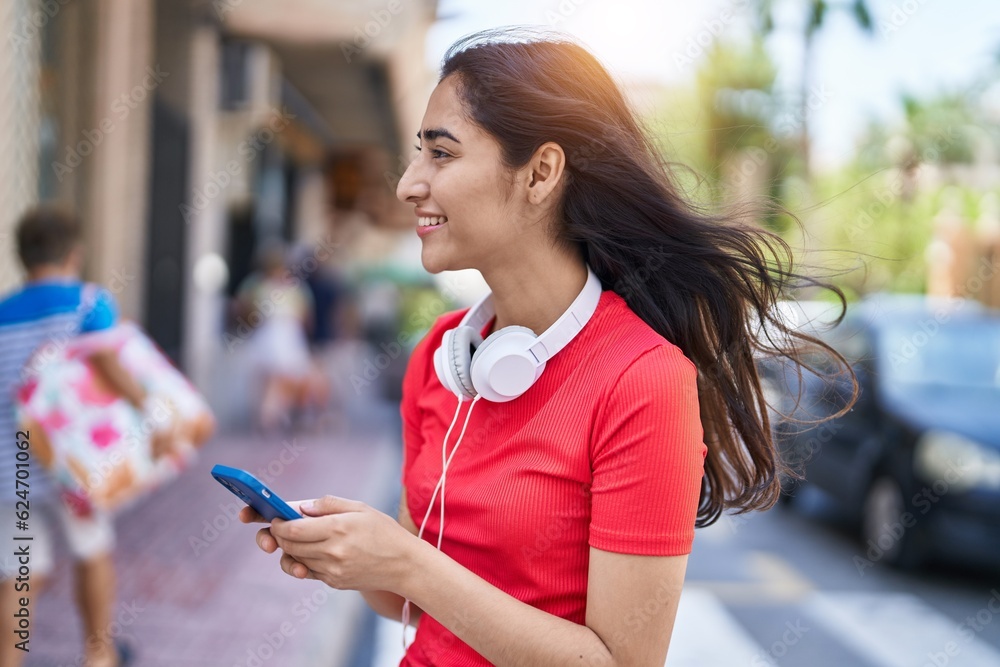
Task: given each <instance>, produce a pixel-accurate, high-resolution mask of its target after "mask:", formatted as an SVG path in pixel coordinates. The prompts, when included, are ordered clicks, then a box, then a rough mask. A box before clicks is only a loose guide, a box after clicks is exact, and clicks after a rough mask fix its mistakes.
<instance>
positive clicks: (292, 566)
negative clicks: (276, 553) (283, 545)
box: [281, 554, 309, 579]
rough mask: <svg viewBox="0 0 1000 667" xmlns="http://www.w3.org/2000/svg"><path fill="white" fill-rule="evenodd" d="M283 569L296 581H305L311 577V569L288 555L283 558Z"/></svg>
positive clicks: (283, 555)
mask: <svg viewBox="0 0 1000 667" xmlns="http://www.w3.org/2000/svg"><path fill="white" fill-rule="evenodd" d="M281 569H282V570H283V571H284V572H285V574H290V575H291V576H293V577H295V578H296V579H305V578H307V577H308V576H309V568H308V567H306V566H305V565H303V564H302V563H300V562H299V561H297V560H295V559H294V558H293V557H292V556H289V555H288V554H282V556H281Z"/></svg>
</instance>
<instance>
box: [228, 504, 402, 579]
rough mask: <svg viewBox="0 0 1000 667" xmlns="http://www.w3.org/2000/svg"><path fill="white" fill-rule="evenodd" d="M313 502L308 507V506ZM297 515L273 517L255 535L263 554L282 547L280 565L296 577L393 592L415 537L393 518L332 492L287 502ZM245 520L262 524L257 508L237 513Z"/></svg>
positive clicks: (245, 508) (245, 509)
mask: <svg viewBox="0 0 1000 667" xmlns="http://www.w3.org/2000/svg"><path fill="white" fill-rule="evenodd" d="M309 503H313V507H312V508H310V507H309ZM289 505H291V506H292V507H293V508H294V509H296V510H297V511H298V512H299V513H300V514H302V515H303V517H304V518H302V519H294V520H292V521H285V520H283V519H274V520H273V521H272V522H271V526H270V528H263V529H261V530H260V531H259V532H258V533H257V546H259V547H260V548H261V549H262V550H263V551H265V552H267V553H273V552H274V551H275V550H276V549H278V548H281V550H282V551H284V554H283V555H282V557H281V569H282V570H283V571H284V572H285V573H286V574H289V575H291V576H293V577H296V578H297V579H318V580H320V581H322V582H323V583H325V584H326V585H328V586H330V587H332V588H336V589H340V590H357V591H364V590H387V591H394V592H395V591H397V590H398V589H399V588H400V586H401V583H402V580H403V577H404V576H405V574H406V573H407V571H408V570H409V566H408V565H407V562H408V550H409V549H410V548H412V546H413V542H414V540H415V539H416V538H415V537H414V535H413V534H412V533H410V532H409V531H408V530H406V529H405V528H403V527H402V526H401V525H399V523H397V522H396V520H395V519H393V518H392V517H390V516H388V515H387V514H383V513H382V512H379V511H378V510H375V509H373V508H371V507H369V506H368V505H366V504H364V503H362V502H358V501H354V500H347V499H346V498H338V497H336V496H323V497H322V498H319V499H315V500H311V501H309V500H301V501H296V502H290V503H289ZM239 518H240V521H242V522H244V523H252V522H264V519H263V517H261V516H260V515H259V514H258V513H257V512H256V511H254V510H253V509H252V508H250V507H244V508H243V510H241V511H240V515H239Z"/></svg>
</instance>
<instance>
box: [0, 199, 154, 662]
mask: <svg viewBox="0 0 1000 667" xmlns="http://www.w3.org/2000/svg"><path fill="white" fill-rule="evenodd" d="M81 236H82V233H81V225H80V222H79V220H78V219H77V218H76V217H75V216H73V215H71V214H69V213H67V212H65V211H62V210H60V209H57V208H53V207H40V208H38V209H35V210H33V211H30V212H28V213H26V214H25V215H24V216H23V217H22V218H21V220H20V221H19V223H18V226H17V231H16V238H17V251H18V255H19V257H20V260H21V263H22V264H23V265H24V269H25V271H26V272H27V279H26V282H25V284H24V285H23V286H22V287H21V288H20V289H18V290H17V291H15V292H14V293H12V294H10V295H8V296H7V297H6V298H4V299H3V300H2V301H0V433H2V434H3V437H2V438H0V480H2V485H0V493H2V494H3V496H2V498H0V540H2V542H0V548H2V549H3V553H4V557H3V558H0V578H2V579H3V581H2V582H0V637H3V642H2V643H0V665H3V666H4V667H16V666H17V665H20V664H21V661H22V660H23V656H24V653H23V651H21V650H20V649H17V648H16V647H15V642H16V639H14V638H15V637H16V635H15V634H14V632H15V629H16V624H15V621H16V619H15V617H14V612H15V611H16V610H18V609H19V608H20V604H19V598H21V597H26V598H27V599H28V600H29V606H28V608H29V614H33V613H34V611H33V607H34V600H36V599H37V596H38V594H39V592H40V591H42V590H43V589H44V588H46V587H47V585H48V581H49V577H50V576H51V574H52V568H53V566H54V558H55V554H54V553H53V542H54V535H53V530H55V529H56V527H57V526H58V527H59V528H60V529H61V530H62V532H63V535H64V536H65V538H66V542H67V544H68V545H69V549H70V552H71V555H72V557H73V560H74V565H73V569H74V584H75V589H74V595H75V600H76V604H77V608H78V610H79V613H80V617H81V618H82V620H83V635H84V650H83V655H84V659H85V661H86V662H85V664H86V666H87V667H115V666H117V665H126V664H129V662H130V661H131V655H132V649H131V647H129V646H128V645H127V644H125V643H123V642H120V641H118V640H115V639H113V638H112V637H111V635H110V629H111V628H112V611H113V608H114V604H115V592H116V578H115V570H114V562H113V550H114V546H115V532H114V525H113V521H112V517H111V516H110V515H109V514H108V513H106V512H102V511H100V510H96V509H95V510H93V511H91V512H90V513H89V515H84V516H79V515H78V514H76V513H74V512H73V511H71V510H70V509H69V508H68V507H67V505H66V504H64V503H63V502H62V501H61V500H60V498H59V496H58V492H57V491H56V486H55V482H54V481H53V480H52V479H51V478H50V477H48V476H47V474H46V472H45V470H44V469H43V468H42V467H41V466H40V465H38V464H37V462H36V461H33V460H32V461H30V463H31V467H30V468H29V469H30V477H29V478H28V479H27V480H26V481H27V483H28V485H29V486H28V498H27V499H28V503H29V519H28V525H29V530H27V531H18V530H16V529H15V516H16V514H15V510H16V505H15V501H16V500H21V499H22V498H21V497H18V496H16V495H15V491H16V490H18V489H17V488H16V483H15V476H14V472H15V456H16V454H17V452H18V449H17V444H16V440H15V433H16V431H17V430H18V426H17V424H16V423H15V419H16V415H15V411H14V405H13V389H14V387H15V386H17V385H18V384H19V383H20V381H21V380H22V377H23V374H24V373H25V372H30V370H31V369H25V368H24V365H25V363H26V361H27V360H28V358H29V356H30V355H31V353H32V352H33V351H35V350H36V349H37V348H39V347H40V346H42V345H45V344H48V343H53V344H59V341H60V340H65V338H66V337H67V336H74V335H79V334H83V333H86V332H95V331H103V330H105V329H109V328H111V327H112V326H114V325H115V324H116V321H117V319H118V307H117V305H116V303H115V300H114V297H113V296H112V295H111V293H110V292H108V291H107V290H106V289H102V288H98V286H97V285H94V284H91V283H84V282H81V280H80V269H81V263H82V259H83V246H82V243H81ZM89 360H90V362H91V364H92V365H93V366H94V368H95V370H97V371H98V372H100V373H102V374H103V375H104V377H105V378H106V379H107V380H108V381H109V382H110V383H111V386H112V388H113V389H115V390H116V391H118V392H119V393H120V394H121V395H122V396H124V397H126V398H127V399H128V400H129V402H130V403H132V405H133V406H135V407H136V409H138V410H146V407H147V406H146V399H147V395H146V392H145V390H144V389H143V388H142V387H141V386H140V385H139V384H138V383H137V382H136V381H135V380H134V378H132V377H131V376H130V375H129V373H128V372H126V371H125V369H124V368H123V367H122V365H121V364H120V362H119V361H118V358H117V356H116V355H115V353H114V352H111V351H102V352H97V353H95V354H93V355H91V356H90V357H89ZM28 440H29V442H30V434H29V438H28ZM29 453H30V448H29ZM21 489H22V490H23V487H21ZM22 509H23V506H22ZM25 535H31V536H32V537H33V539H32V541H31V542H28V544H30V548H29V551H30V562H29V565H28V568H29V572H30V575H29V576H30V579H29V581H28V582H26V583H27V585H28V588H27V589H25V588H23V584H24V583H25V582H24V581H21V582H20V583H21V586H19V587H18V588H17V589H15V586H16V585H18V581H19V571H18V570H19V563H18V560H17V559H16V558H13V557H11V556H10V555H9V554H12V553H13V552H14V546H15V545H20V544H23V542H15V541H14V537H15V536H25ZM36 641H37V640H36ZM29 646H30V644H29Z"/></svg>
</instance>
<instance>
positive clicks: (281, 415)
mask: <svg viewBox="0 0 1000 667" xmlns="http://www.w3.org/2000/svg"><path fill="white" fill-rule="evenodd" d="M256 259H257V266H258V269H257V270H256V271H255V272H254V273H251V274H250V275H249V276H247V277H246V279H244V281H243V282H242V283H241V284H240V286H239V288H238V289H237V291H236V310H237V313H238V317H239V318H240V319H242V320H245V321H247V322H248V323H249V325H250V327H251V328H252V332H251V333H250V339H249V342H248V346H249V354H250V358H251V360H252V362H251V363H252V364H253V366H254V371H255V372H256V373H257V375H258V377H259V378H260V380H261V382H260V391H261V393H260V400H259V403H258V405H257V415H256V424H257V426H258V428H260V429H261V430H262V431H263V432H265V433H270V432H273V431H274V430H275V429H278V428H289V427H291V426H292V424H293V411H294V410H297V409H302V408H306V407H308V406H310V405H317V404H322V403H323V402H325V396H324V395H323V389H322V383H321V382H320V380H319V379H317V377H316V374H315V373H314V366H313V363H312V358H311V357H310V354H309V342H308V339H307V337H306V336H307V332H308V331H309V330H310V329H311V328H312V327H313V325H314V322H313V298H312V295H311V294H310V292H309V290H308V288H307V287H306V286H305V285H303V283H302V281H301V280H300V279H299V278H298V276H296V275H294V274H293V272H292V271H290V270H289V267H288V262H287V251H286V248H285V245H284V244H283V243H282V242H280V241H276V240H272V241H267V242H265V243H264V244H262V245H261V248H260V250H259V252H258V254H257V258H256Z"/></svg>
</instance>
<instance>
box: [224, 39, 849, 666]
mask: <svg viewBox="0 0 1000 667" xmlns="http://www.w3.org/2000/svg"><path fill="white" fill-rule="evenodd" d="M417 134H418V137H419V140H420V145H419V146H418V147H417V148H418V150H419V155H417V157H416V158H415V159H414V161H413V162H412V163H411V164H410V166H409V168H408V169H407V171H406V173H405V174H404V176H403V178H402V180H401V181H400V183H399V186H398V190H397V195H398V196H399V198H400V199H401V200H403V201H405V202H407V203H410V204H413V205H414V208H415V212H416V215H417V218H418V224H419V226H418V232H419V233H420V234H421V239H422V246H423V250H422V261H423V265H424V267H425V268H426V269H427V270H428V271H430V272H431V273H437V272H439V271H445V270H456V269H465V268H475V269H478V270H479V271H480V272H481V273H482V275H483V277H484V278H485V279H486V282H487V283H488V284H489V287H490V290H491V296H490V299H491V305H492V308H491V309H490V310H489V311H486V312H487V314H491V316H490V317H488V318H485V317H484V318H480V319H478V320H475V318H473V319H474V322H473V323H472V328H471V330H470V329H468V328H465V329H463V328H462V326H461V325H463V324H467V325H469V324H470V323H469V322H468V319H469V318H466V317H465V316H466V315H470V313H469V311H468V310H461V311H456V312H451V313H445V314H444V315H442V316H441V317H439V318H438V319H437V321H436V322H434V324H433V326H431V328H430V331H429V332H428V333H427V334H426V336H425V337H424V338H423V339H422V340H421V342H420V343H419V344H418V345H417V347H416V349H415V351H414V353H413V355H412V357H411V359H410V362H409V367H408V370H407V373H406V377H405V379H404V382H403V394H404V395H403V403H402V416H403V422H404V434H403V435H404V449H405V451H404V464H403V476H402V481H403V493H402V502H401V503H400V512H399V518H398V522H397V521H395V520H393V519H392V518H390V517H388V516H386V515H384V514H382V513H379V512H377V511H375V510H373V509H371V508H370V507H367V506H366V505H364V504H362V503H359V502H354V501H351V500H345V499H342V498H336V497H332V496H326V497H324V498H321V499H319V500H317V501H315V502H312V503H311V504H310V503H308V502H307V503H303V504H299V503H296V506H297V507H300V509H301V511H302V512H303V513H304V514H305V515H306V518H304V519H301V520H295V521H280V520H276V521H274V522H272V524H271V526H270V528H265V529H263V530H261V531H260V532H259V533H258V536H257V543H258V545H259V546H260V548H261V549H263V550H264V551H267V552H268V553H270V552H273V551H275V550H276V549H278V548H280V549H282V551H283V552H284V554H283V555H282V558H281V567H282V569H283V570H284V571H285V572H286V573H287V574H290V575H292V576H294V577H297V578H313V579H318V580H321V581H323V582H325V583H326V584H328V585H329V586H332V587H334V588H338V589H354V590H359V591H361V592H362V593H363V595H364V596H365V598H366V599H367V600H368V602H369V603H370V604H371V606H372V607H373V608H374V609H375V610H376V611H377V612H378V613H380V614H382V615H384V616H387V617H389V618H394V619H401V618H403V619H405V617H406V616H407V612H409V615H410V616H412V619H413V620H416V621H417V622H418V629H417V634H416V638H415V640H414V642H413V644H412V645H411V646H410V647H409V650H408V652H407V655H406V658H405V659H404V661H403V663H402V664H403V665H439V666H444V665H463V666H467V665H487V664H495V665H546V666H556V665H580V664H585V665H629V666H636V665H640V666H641V665H649V666H653V665H656V666H660V665H663V663H664V660H665V658H666V654H667V648H668V644H669V641H670V634H671V630H672V627H673V623H674V616H675V612H676V610H677V603H678V600H679V597H680V593H681V587H682V584H683V581H684V573H685V569H686V565H687V558H688V554H689V553H690V551H691V545H692V540H693V538H694V528H695V526H707V525H709V524H711V523H713V522H714V521H715V520H716V519H718V518H719V515H720V513H721V512H722V511H723V510H727V509H731V510H734V511H738V512H744V511H749V510H755V509H766V508H769V507H771V506H772V505H773V504H774V502H775V501H776V499H777V498H778V495H779V491H780V488H779V480H778V473H779V472H782V471H783V467H782V465H781V462H780V460H779V457H778V455H777V453H776V450H775V446H774V443H773V442H772V439H771V432H770V425H769V422H768V418H767V411H766V409H765V404H764V397H763V393H762V391H761V386H760V382H759V380H758V376H757V373H756V370H755V366H754V357H753V352H754V350H755V349H758V350H761V349H763V346H762V345H761V343H759V342H758V341H757V340H756V336H755V334H754V332H755V331H756V330H757V329H756V327H757V326H758V325H760V324H762V323H768V324H769V325H770V327H773V328H771V329H769V330H771V331H778V332H783V333H784V334H786V337H787V338H786V340H787V341H791V339H792V338H795V337H798V338H799V340H800V341H803V342H805V341H806V337H802V336H798V335H795V334H792V332H789V331H788V330H787V329H785V328H784V325H783V324H782V322H780V321H778V320H777V319H776V317H775V316H774V315H773V313H774V311H773V310H772V307H773V306H774V304H775V302H776V301H777V300H778V299H779V298H781V296H782V290H783V289H784V288H785V287H786V285H787V281H788V278H790V277H792V276H796V277H801V276H797V274H793V273H791V272H790V271H789V270H787V269H783V268H782V265H781V263H780V262H778V264H777V268H775V266H772V265H771V263H769V261H768V257H767V253H766V252H765V251H771V252H772V254H773V251H774V250H775V248H781V249H784V250H785V251H786V252H788V251H789V249H788V246H787V245H786V244H784V242H783V241H782V240H781V239H780V237H777V236H776V235H773V234H771V233H768V232H765V231H762V230H760V229H758V228H756V227H751V226H746V225H742V224H739V223H737V222H735V221H729V220H726V219H725V218H723V217H712V216H710V215H707V214H704V213H701V212H699V211H698V210H696V209H695V208H694V207H693V206H692V205H691V204H690V203H688V202H686V201H685V200H684V199H683V198H682V197H681V196H680V195H679V194H678V191H677V189H676V187H675V186H674V185H673V183H672V181H671V179H670V177H669V173H668V171H667V170H666V168H665V166H664V164H663V162H661V160H660V158H659V157H658V155H657V152H656V149H655V148H654V146H653V145H652V144H651V143H650V141H649V140H648V139H647V138H646V137H645V136H644V135H643V133H642V131H641V130H640V127H639V125H638V123H637V121H636V119H635V117H634V116H633V114H632V112H631V111H630V110H629V107H628V105H627V104H626V102H625V99H624V97H623V95H622V93H621V91H620V90H619V89H618V88H617V87H616V85H615V83H614V82H613V80H612V78H611V77H610V76H609V74H608V73H607V71H605V69H604V68H603V67H602V66H601V65H600V64H599V63H598V62H597V60H596V59H595V58H594V57H593V56H592V55H590V54H589V53H588V52H587V51H585V50H584V49H582V48H580V47H579V46H577V45H575V44H573V43H571V42H568V41H562V40H560V39H550V38H541V39H540V38H528V39H524V38H523V37H521V36H520V35H516V34H515V35H512V34H507V33H499V34H496V33H491V34H485V35H484V34H478V35H474V36H472V37H470V38H466V39H464V40H462V41H460V42H459V43H457V44H455V45H454V46H452V48H451V49H450V50H449V52H448V54H447V55H446V57H445V62H444V66H443V72H442V75H441V78H440V81H439V83H438V85H437V87H436V89H435V90H434V92H433V94H432V95H431V98H430V101H429V103H428V105H427V110H426V113H425V115H424V118H423V124H422V126H421V128H420V131H419V132H418V133H417ZM789 266H790V264H789ZM591 274H594V275H595V276H596V277H594V278H591ZM598 280H599V283H597V282H593V281H598ZM804 280H805V281H806V282H814V284H817V283H815V281H809V280H808V279H804ZM818 284H822V283H818ZM595 285H596V287H597V290H596V299H594V301H593V302H591V303H590V305H589V306H585V305H581V304H584V302H586V301H587V300H588V298H592V297H594V295H595V292H594V290H593V289H592V288H593V286H595ZM833 289H834V291H836V292H837V294H838V296H840V298H841V303H844V301H843V295H842V294H841V293H840V292H839V291H838V290H836V289H835V288H833ZM570 311H571V312H570ZM568 312H569V315H567V317H569V316H572V317H574V318H575V319H576V320H577V323H578V326H576V327H570V329H575V330H571V331H569V334H566V335H563V336H562V340H561V341H560V344H559V345H555V349H556V350H557V351H555V353H554V354H552V355H549V356H548V358H547V361H546V362H545V364H544V367H543V366H542V364H540V363H539V364H538V365H536V364H534V363H533V362H531V357H527V356H525V355H524V354H523V352H524V349H525V348H526V347H527V346H529V345H531V344H532V341H533V340H534V337H535V336H538V335H539V334H542V332H545V335H548V334H549V333H550V332H551V331H554V330H557V329H558V330H560V331H562V333H563V334H565V333H566V331H567V329H566V326H567V325H566V322H567V320H566V319H560V318H562V317H563V316H564V314H566V313H568ZM480 326H481V327H482V328H481V329H480ZM528 330H530V331H528ZM501 331H503V332H504V334H503V340H504V342H503V343H502V345H504V346H507V347H511V346H512V348H513V349H514V350H517V349H520V352H519V353H518V354H520V355H521V356H520V357H518V354H513V352H512V354H513V356H514V357H517V358H521V359H525V360H527V361H526V363H527V366H523V365H522V366H518V364H519V363H520V362H511V364H512V365H511V366H509V367H506V368H500V370H496V369H497V368H499V365H494V366H492V367H491V366H490V364H491V363H492V362H490V361H488V360H487V359H486V356H487V354H486V352H485V351H486V349H487V346H488V345H490V343H491V342H492V343H493V347H494V348H496V347H497V340H496V338H494V339H492V341H491V340H487V341H486V342H485V343H481V342H480V341H481V340H482V338H487V339H489V337H490V334H492V333H496V332H501ZM499 335H500V334H498V336H499ZM567 337H568V338H569V340H568V342H567V340H566V339H567ZM539 340H541V338H539ZM552 340H553V338H552V337H549V338H548V339H547V342H546V345H548V344H549V343H551V341H552ZM808 341H809V342H813V343H814V344H819V345H821V346H822V344H821V343H818V341H814V340H813V339H808ZM518 346H520V348H518ZM536 347H538V346H536ZM543 347H544V346H543ZM823 347H824V348H825V349H826V350H827V351H828V352H829V353H830V354H832V355H834V356H837V355H836V353H834V352H833V351H832V350H830V349H829V348H826V347H825V346H823ZM439 348H440V351H439ZM532 349H535V348H532ZM779 349H783V351H784V352H785V354H786V356H789V357H790V358H794V356H793V353H794V352H795V351H796V350H795V349H794V346H786V347H785V348H780V346H779ZM542 351H543V352H544V350H542ZM491 353H492V352H491ZM470 356H471V372H470ZM543 356H544V355H543ZM838 359H839V360H840V361H841V362H843V359H842V358H839V356H838ZM536 361H539V362H540V361H541V360H540V359H536ZM452 369H453V370H452ZM491 371H492V374H491ZM542 371H544V372H542ZM477 373H478V376H477ZM519 373H528V374H529V376H530V377H529V378H528V380H529V381H527V382H522V383H519V382H520V381H518V382H513V381H510V378H511V377H514V376H518V374H519ZM515 385H517V386H515ZM525 385H526V386H525ZM505 388H506V389H505ZM505 392H506V393H505ZM459 397H461V398H462V399H468V398H470V397H473V398H474V400H472V401H471V403H470V402H468V401H466V400H460V399H459ZM483 398H485V400H480V399H483ZM463 408H466V410H465V411H464V420H463V426H462V428H461V433H460V434H459V438H458V441H457V442H458V443H459V444H460V445H461V449H457V447H458V446H459V444H455V442H456V440H455V438H454V437H452V435H451V434H452V431H453V430H457V429H454V428H453V427H454V426H455V424H456V421H457V419H458V418H459V416H460V413H461V412H462V411H463V410H462V409H463ZM846 409H847V408H846V407H845V410H846ZM449 424H451V426H449ZM456 452H457V455H456ZM445 472H446V475H445V474H443V473H445ZM445 488H447V508H448V517H449V518H448V521H447V522H445V521H444V504H445V498H444V496H445ZM411 513H412V515H411ZM439 513H440V516H438V514H439ZM411 517H412V518H411ZM241 518H242V520H244V521H245V522H249V521H253V520H260V517H259V516H257V515H256V514H255V513H253V512H252V510H250V509H249V508H247V509H245V510H244V512H243V514H242V515H241ZM417 521H420V522H421V524H422V525H421V526H420V527H419V528H418V526H417V523H416V522H417ZM411 602H412V605H411V604H410V603H411ZM404 622H405V620H404Z"/></svg>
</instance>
